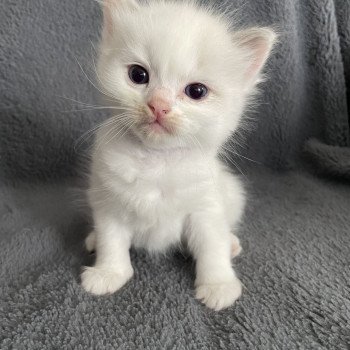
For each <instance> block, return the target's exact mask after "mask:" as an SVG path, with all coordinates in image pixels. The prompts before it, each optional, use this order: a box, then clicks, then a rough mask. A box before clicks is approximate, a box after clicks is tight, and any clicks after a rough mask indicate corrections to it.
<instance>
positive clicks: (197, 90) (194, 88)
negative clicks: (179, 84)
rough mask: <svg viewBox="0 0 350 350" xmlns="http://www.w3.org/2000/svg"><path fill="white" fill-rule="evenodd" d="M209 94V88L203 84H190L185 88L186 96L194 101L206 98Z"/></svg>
mask: <svg viewBox="0 0 350 350" xmlns="http://www.w3.org/2000/svg"><path fill="white" fill-rule="evenodd" d="M207 93H208V88H207V87H206V86H205V85H203V84H201V83H195V84H190V85H187V86H186V88H185V94H186V95H187V96H188V97H190V98H192V99H193V100H200V99H201V98H203V97H205V96H206V95H207Z"/></svg>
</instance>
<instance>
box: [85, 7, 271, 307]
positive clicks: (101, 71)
mask: <svg viewBox="0 0 350 350" xmlns="http://www.w3.org/2000/svg"><path fill="white" fill-rule="evenodd" d="M103 10H104V26H103V31H102V39H101V44H100V57H99V63H98V78H99V80H100V85H101V88H102V89H103V92H104V94H105V95H106V96H107V99H108V100H109V102H110V105H111V107H112V108H115V110H116V115H115V116H113V117H111V118H110V119H109V120H108V121H107V122H106V123H105V124H104V125H103V126H102V127H101V128H100V130H99V131H98V133H97V137H96V142H95V147H94V150H93V155H92V168H91V179H90V189H89V192H88V197H89V202H90V205H91V208H92V211H93V219H94V225H95V229H94V231H93V232H92V233H91V234H90V235H89V236H88V238H87V240H86V246H87V248H88V249H89V250H94V249H96V262H95V265H94V266H93V267H88V268H86V269H85V270H84V272H83V273H82V276H81V278H82V285H83V287H84V288H85V289H86V290H87V291H89V292H91V293H94V294H106V293H113V292H115V291H116V290H118V289H119V288H121V287H122V286H123V285H124V284H125V283H126V282H127V281H128V280H129V279H130V278H131V277H132V275H133V268H132V265H131V261H130V256H129V248H130V247H131V246H135V247H140V248H146V249H148V250H150V251H152V252H164V251H165V250H166V249H167V248H169V247H170V246H172V245H176V244H179V243H180V242H183V243H184V244H186V246H187V247H188V249H189V251H190V252H191V254H192V255H193V257H194V259H195V261H196V281H195V286H196V297H197V298H198V299H200V300H201V301H202V302H203V303H205V304H206V305H207V306H208V307H210V308H212V309H215V310H220V309H222V308H225V307H228V306H230V305H232V304H233V303H234V301H235V300H236V299H237V298H238V297H239V296H240V294H241V283H240V281H239V279H238V278H237V277H236V274H235V272H234V270H233V269H232V266H231V258H232V257H233V256H235V255H237V254H238V253H239V252H240V249H241V248H240V245H239V241H238V239H237V237H236V236H235V235H234V232H235V230H236V228H237V224H238V223H239V220H240V218H241V216H242V213H243V209H244V203H245V194H244V189H243V187H242V184H241V182H240V180H239V179H238V178H237V177H236V176H233V175H232V174H230V173H229V171H228V170H227V169H225V168H224V166H223V165H222V164H221V163H220V161H219V160H218V158H217V154H218V152H219V149H220V147H221V146H222V144H223V143H224V142H225V141H226V140H227V138H228V137H229V135H230V134H231V133H232V132H233V131H235V130H236V129H237V127H238V125H239V122H240V119H241V115H242V112H243V110H244V108H245V106H246V104H247V102H248V101H249V97H250V96H251V95H252V93H253V92H254V87H255V85H256V84H257V82H258V81H259V72H260V70H261V69H262V67H263V65H264V63H265V61H266V59H267V57H268V55H269V52H270V50H271V47H272V45H273V42H274V40H275V34H274V33H273V31H272V30H270V29H268V28H252V29H247V30H241V31H234V30H232V29H231V28H230V27H229V25H228V21H227V20H226V19H225V16H223V15H219V14H217V13H215V11H214V10H212V9H208V8H203V7H199V6H197V5H196V4H195V3H192V2H191V3H188V2H183V3H179V2H171V1H162V2H160V1H150V2H149V3H143V4H140V3H137V2H136V1H133V0H105V1H104V3H103ZM133 64H138V65H140V66H142V67H144V68H146V69H147V71H148V72H149V83H148V84H143V85H137V84H134V83H133V82H132V81H131V80H130V78H129V76H128V69H129V67H130V66H131V65H133ZM194 82H200V83H202V84H205V85H206V86H207V87H208V89H209V93H208V95H207V96H206V97H205V98H203V99H202V100H192V99H190V98H189V97H188V96H187V95H186V94H185V93H184V89H185V87H186V86H187V85H188V84H190V83H194ZM159 96H160V97H159ZM155 98H157V99H162V101H165V100H166V102H167V103H168V105H169V106H170V107H169V111H167V113H166V115H165V118H164V119H162V123H161V124H160V125H161V126H159V125H158V124H157V123H156V122H155V119H154V118H155V116H154V114H153V113H152V110H151V108H150V106H149V101H151V100H152V101H153V100H154V99H155ZM156 124H157V125H156Z"/></svg>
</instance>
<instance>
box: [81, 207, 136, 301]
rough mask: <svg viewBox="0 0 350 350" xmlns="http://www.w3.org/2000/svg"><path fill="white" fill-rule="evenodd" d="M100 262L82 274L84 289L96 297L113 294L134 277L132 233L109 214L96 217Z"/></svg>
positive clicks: (97, 256)
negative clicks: (131, 253) (131, 258)
mask: <svg viewBox="0 0 350 350" xmlns="http://www.w3.org/2000/svg"><path fill="white" fill-rule="evenodd" d="M94 234H95V238H96V242H95V243H96V262H95V265H94V266H93V267H85V269H84V271H83V273H82V274H81V284H82V286H83V288H84V289H85V290H86V291H88V292H90V293H93V294H97V295H102V294H111V293H114V292H115V291H117V290H118V289H120V288H121V287H122V286H123V285H124V284H125V283H126V282H127V281H128V280H129V279H130V278H131V277H132V275H133V273H134V270H133V268H132V266H131V261H130V254H129V248H130V241H131V232H130V230H128V228H127V227H125V226H124V225H122V224H120V223H119V222H118V221H117V220H116V219H114V218H113V217H111V216H110V215H106V214H105V213H103V214H101V213H100V214H99V215H95V231H94Z"/></svg>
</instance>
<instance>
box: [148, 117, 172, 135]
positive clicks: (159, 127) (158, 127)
mask: <svg viewBox="0 0 350 350" xmlns="http://www.w3.org/2000/svg"><path fill="white" fill-rule="evenodd" d="M148 126H149V128H150V129H151V130H152V131H155V132H158V133H161V132H163V133H164V132H165V133H168V134H169V133H170V130H169V128H167V126H166V125H164V124H163V123H161V122H160V121H158V120H154V121H152V122H149V123H148Z"/></svg>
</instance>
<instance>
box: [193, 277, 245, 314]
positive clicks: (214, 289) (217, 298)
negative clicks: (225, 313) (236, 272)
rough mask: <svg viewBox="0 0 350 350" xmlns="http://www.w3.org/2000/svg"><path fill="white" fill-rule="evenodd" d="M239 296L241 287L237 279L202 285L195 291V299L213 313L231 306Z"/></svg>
mask: <svg viewBox="0 0 350 350" xmlns="http://www.w3.org/2000/svg"><path fill="white" fill-rule="evenodd" d="M241 294H242V285H241V282H240V280H239V279H238V278H234V279H233V280H232V281H229V282H223V283H217V284H202V285H199V286H198V287H197V289H196V299H199V300H200V301H201V302H202V303H204V304H205V305H206V306H207V307H209V308H210V309H213V310H215V311H219V310H222V309H225V308H227V307H229V306H231V305H232V304H233V303H234V302H235V301H236V300H237V299H238V298H239V297H240V296H241Z"/></svg>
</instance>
